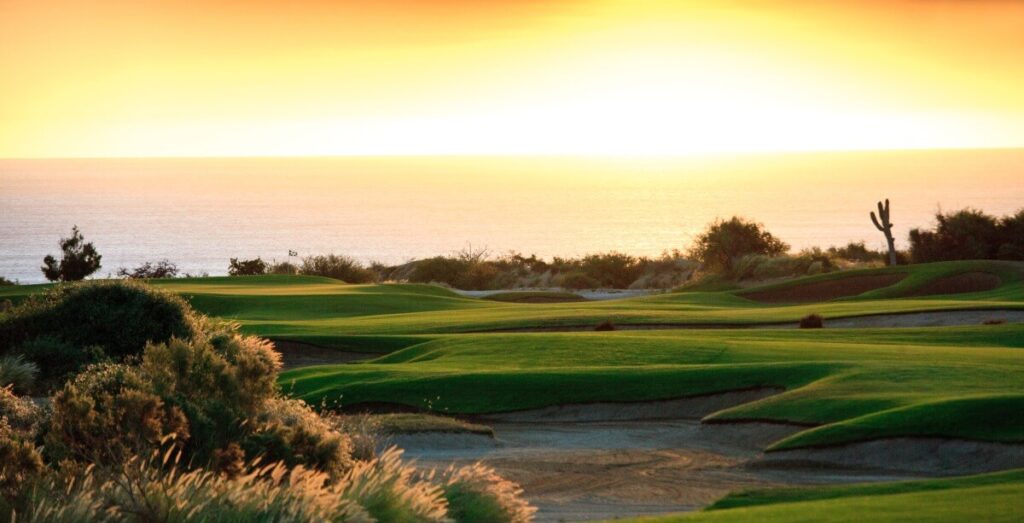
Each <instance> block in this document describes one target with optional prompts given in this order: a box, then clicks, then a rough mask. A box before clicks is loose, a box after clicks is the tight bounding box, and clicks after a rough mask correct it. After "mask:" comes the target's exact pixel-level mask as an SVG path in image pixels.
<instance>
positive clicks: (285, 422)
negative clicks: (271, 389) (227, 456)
mask: <svg viewBox="0 0 1024 523" xmlns="http://www.w3.org/2000/svg"><path fill="white" fill-rule="evenodd" d="M254 421H255V423H256V427H255V429H254V430H253V432H252V433H251V434H250V435H249V436H247V437H246V439H245V440H244V441H243V442H242V444H241V447H242V448H243V449H244V450H245V451H246V455H249V456H259V457H262V458H263V460H264V461H265V462H282V463H284V464H285V465H287V466H289V467H294V466H296V465H299V464H301V465H305V466H308V467H312V468H314V469H316V470H319V471H322V472H326V473H327V474H329V475H330V476H331V477H339V476H340V475H341V474H342V473H344V472H346V471H348V470H349V469H351V468H352V466H353V465H354V461H353V459H352V449H353V446H352V440H351V439H350V438H349V437H348V435H346V434H342V433H340V432H338V431H336V430H335V429H334V427H332V426H331V425H330V424H328V423H327V422H326V421H325V420H323V419H322V418H321V417H320V416H318V415H317V414H316V413H315V412H313V410H312V409H310V408H309V407H308V406H307V405H306V404H305V403H303V402H301V401H299V400H294V399H283V398H275V399H273V400H270V401H269V402H268V404H267V405H266V407H265V408H264V409H263V410H262V412H260V413H259V414H258V415H257V416H256V417H255V420H254Z"/></svg>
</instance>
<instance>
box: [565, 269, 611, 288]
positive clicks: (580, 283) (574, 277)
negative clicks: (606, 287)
mask: <svg viewBox="0 0 1024 523" xmlns="http://www.w3.org/2000/svg"><path fill="white" fill-rule="evenodd" d="M559 286H560V287H562V288H565V289H572V290H583V289H596V288H598V287H600V286H601V282H599V281H597V280H595V279H594V278H591V277H590V276H588V275H586V274H584V273H582V272H570V273H568V274H563V275H562V277H561V278H559Z"/></svg>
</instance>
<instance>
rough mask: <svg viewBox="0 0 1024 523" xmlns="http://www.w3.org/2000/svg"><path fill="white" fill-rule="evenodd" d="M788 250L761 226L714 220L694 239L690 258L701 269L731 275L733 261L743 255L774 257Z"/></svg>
mask: <svg viewBox="0 0 1024 523" xmlns="http://www.w3.org/2000/svg"><path fill="white" fill-rule="evenodd" d="M788 249H789V246H788V245H786V244H785V243H783V242H782V241H781V240H779V239H778V238H776V237H775V236H773V235H772V234H771V233H770V232H768V231H767V230H765V229H764V226H763V225H761V224H759V223H755V222H751V221H747V220H745V219H743V218H739V217H736V216H734V217H732V218H730V219H729V220H725V221H722V220H718V221H715V222H713V223H712V224H710V225H709V226H708V228H707V229H706V230H705V231H704V232H703V233H701V234H700V235H699V236H697V239H696V240H695V241H694V245H693V247H692V248H691V249H690V257H692V258H694V259H696V260H698V261H700V262H701V263H702V264H703V265H704V268H705V269H708V270H722V271H732V270H733V268H734V264H735V263H736V261H737V260H738V259H739V258H741V257H743V256H747V255H751V254H760V255H765V256H777V255H779V254H782V253H784V252H786V250H788Z"/></svg>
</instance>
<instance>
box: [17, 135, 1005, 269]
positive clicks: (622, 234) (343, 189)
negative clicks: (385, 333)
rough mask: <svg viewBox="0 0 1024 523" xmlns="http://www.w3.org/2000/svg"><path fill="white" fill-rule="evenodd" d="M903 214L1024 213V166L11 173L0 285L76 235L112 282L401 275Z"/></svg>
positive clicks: (923, 160) (897, 163)
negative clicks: (320, 263) (155, 274)
mask: <svg viewBox="0 0 1024 523" xmlns="http://www.w3.org/2000/svg"><path fill="white" fill-rule="evenodd" d="M884 197H888V198H890V199H891V200H892V214H893V222H894V223H895V224H896V231H897V234H898V235H899V237H900V239H901V240H902V239H905V237H906V233H907V231H908V230H909V229H910V228H911V227H915V226H927V225H930V224H931V223H932V220H933V217H932V215H933V214H934V213H935V211H936V210H938V209H940V208H942V209H958V208H961V207H965V206H970V207H975V208H979V209H983V210H985V211H987V212H990V213H996V214H1005V213H1009V212H1013V211H1016V210H1017V209H1019V208H1021V207H1024V150H1000V151H937V152H901V153H856V154H854V153H841V154H840V153H831V154H802V155H760V156H742V157H728V158H727V157H716V158H698V159H693V158H691V159H571V158H491V157H486V158H482V157H471V158H329V159H328V158H311V159H299V158H290V159H289V158H279V159H277V158H268V159H144V160H127V159H120V160H92V159H90V160H0V275H2V276H5V277H7V278H9V279H17V280H20V281H21V282H23V283H29V282H38V281H42V274H41V272H40V270H39V266H40V264H41V261H42V258H43V256H45V255H46V254H47V253H55V252H56V251H57V241H58V239H59V238H60V237H61V236H62V235H66V234H67V233H68V232H69V231H70V229H71V226H72V225H76V224H77V225H78V226H79V227H80V228H81V229H82V231H83V233H84V234H85V236H86V238H87V239H88V240H90V241H92V242H94V243H95V245H96V247H97V248H98V249H99V251H100V253H101V254H102V255H103V269H102V270H101V271H100V274H101V275H107V274H110V273H113V272H114V271H116V270H117V268H118V267H121V266H133V265H136V264H138V263H140V262H143V261H146V260H158V259H162V258H167V259H170V260H172V261H174V262H176V263H177V264H178V265H179V266H180V267H181V268H182V269H183V270H184V271H188V272H192V273H201V272H207V273H209V274H211V275H215V274H224V273H225V272H226V270H227V262H228V258H230V257H244V258H248V257H255V256H262V257H263V258H264V259H277V260H283V259H286V258H287V257H288V251H289V250H293V251H297V252H298V253H299V254H300V256H301V255H307V254H311V253H327V252H336V253H344V254H348V255H351V256H355V257H357V258H359V259H362V260H366V261H370V260H380V261H384V262H387V263H397V262H402V261H405V260H408V259H412V258H418V257H424V256H432V255H436V254H443V253H448V252H451V251H454V250H458V249H461V248H464V247H466V246H468V245H470V244H471V245H472V246H473V247H474V248H481V247H487V248H489V249H490V251H491V252H493V253H502V252H505V251H508V250H517V251H521V252H523V253H525V254H529V253H535V254H537V255H540V256H544V257H550V256H553V255H561V256H573V255H579V254H584V253H588V252H595V251H605V250H619V251H624V252H629V253H633V254H644V255H657V254H659V253H660V252H662V251H663V250H666V249H673V248H680V249H685V248H686V247H687V246H688V245H689V243H690V242H691V240H692V238H693V237H694V235H695V234H697V233H698V232H699V231H700V230H702V229H703V227H704V226H705V225H706V224H707V223H708V222H709V221H711V220H713V219H715V218H716V217H728V216H731V215H734V214H739V215H743V216H747V217H750V218H754V219H757V220H758V221H761V222H763V223H764V224H765V225H766V226H767V227H768V229H769V230H771V231H772V232H773V233H775V234H776V235H778V236H780V237H781V238H783V239H784V240H785V241H787V242H789V243H790V244H791V245H792V246H793V247H794V248H803V247H807V246H812V245H820V246H828V245H839V244H844V243H846V242H848V241H856V240H865V241H867V243H868V244H869V245H871V246H879V247H880V246H882V245H883V244H884V242H883V239H882V237H881V236H880V235H879V233H878V232H877V231H876V230H875V229H874V227H873V226H872V225H871V223H870V221H869V219H868V211H870V210H872V209H873V206H874V203H875V201H876V200H878V199H879V198H884Z"/></svg>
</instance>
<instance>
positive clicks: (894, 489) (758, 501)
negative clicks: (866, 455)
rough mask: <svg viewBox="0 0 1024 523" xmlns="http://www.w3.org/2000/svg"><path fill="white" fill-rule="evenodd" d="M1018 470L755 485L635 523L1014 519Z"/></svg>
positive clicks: (1018, 507) (1023, 483)
mask: <svg viewBox="0 0 1024 523" xmlns="http://www.w3.org/2000/svg"><path fill="white" fill-rule="evenodd" d="M1022 494H1024V471H1020V470H1016V471H1008V472H1000V473H996V474H984V475H980V476H967V477H959V478H951V479H939V480H921V481H902V482H894V483H875V484H866V485H850V486H838V487H837V486H828V487H810V488H786V489H769V490H756V491H747V492H741V493H738V494H732V495H730V496H727V497H726V498H724V499H722V500H721V501H719V502H717V503H715V504H714V505H712V506H711V507H709V508H708V509H707V510H705V511H703V512H698V513H694V514H685V515H682V514H681V515H671V516H660V517H653V518H640V519H635V520H631V521H634V522H635V523H640V522H645V523H699V522H711V521H723V522H724V521H731V522H743V521H757V522H773V521H787V522H788V521H851V522H869V523H870V522H875V521H878V522H888V521H926V522H927V521H995V522H1002V521H1006V522H1010V521H1020V518H1021V515H1022V514H1024V495H1022Z"/></svg>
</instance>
